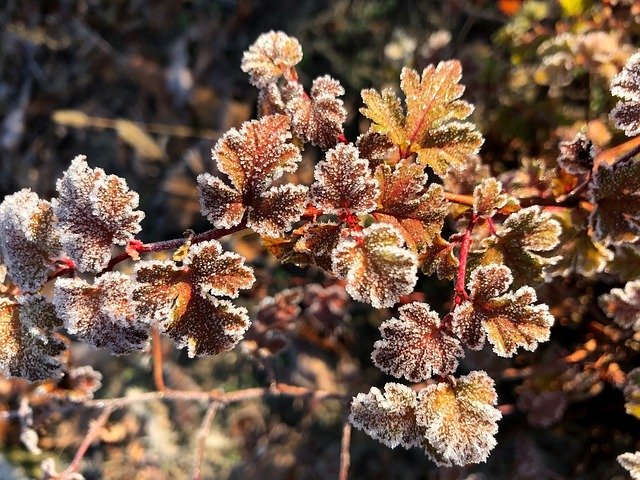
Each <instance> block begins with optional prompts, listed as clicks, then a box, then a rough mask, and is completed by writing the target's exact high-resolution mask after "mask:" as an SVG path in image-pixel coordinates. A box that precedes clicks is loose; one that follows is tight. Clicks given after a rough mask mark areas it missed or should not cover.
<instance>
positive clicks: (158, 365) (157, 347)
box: [151, 325, 167, 392]
mask: <svg viewBox="0 0 640 480" xmlns="http://www.w3.org/2000/svg"><path fill="white" fill-rule="evenodd" d="M151 351H152V354H153V359H152V361H153V382H154V383H155V386H156V390H158V391H159V392H164V391H165V390H166V388H167V387H166V385H165V384H164V377H163V375H162V373H163V369H162V365H163V363H164V362H163V356H162V338H161V337H160V331H159V330H158V326H157V325H154V326H153V327H151Z"/></svg>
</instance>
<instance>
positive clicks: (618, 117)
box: [609, 53, 640, 137]
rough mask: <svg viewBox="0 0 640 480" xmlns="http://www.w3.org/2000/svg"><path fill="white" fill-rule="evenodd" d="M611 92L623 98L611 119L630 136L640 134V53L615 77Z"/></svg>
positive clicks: (631, 58)
mask: <svg viewBox="0 0 640 480" xmlns="http://www.w3.org/2000/svg"><path fill="white" fill-rule="evenodd" d="M611 93H612V94H613V95H615V96H616V97H620V98H622V100H621V101H619V102H618V103H617V105H616V106H615V108H614V109H613V110H612V111H611V114H610V115H609V117H610V118H611V121H612V122H613V123H614V125H615V126H616V127H618V128H620V129H621V130H624V133H625V134H626V135H627V136H629V137H632V136H634V135H638V134H640V53H636V54H635V55H632V56H631V57H630V58H629V60H628V61H627V64H626V65H625V66H624V68H623V69H622V71H621V72H620V73H619V74H618V75H616V76H615V77H614V78H613V80H612V82H611Z"/></svg>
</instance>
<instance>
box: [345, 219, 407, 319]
mask: <svg viewBox="0 0 640 480" xmlns="http://www.w3.org/2000/svg"><path fill="white" fill-rule="evenodd" d="M403 244H404V239H403V238H402V235H401V234H400V232H399V231H398V229H397V228H395V227H393V226H392V225H389V224H385V223H374V224H373V225H371V226H370V227H367V228H365V229H364V230H363V231H362V237H357V238H350V239H343V240H341V241H340V243H339V244H338V246H337V247H336V249H335V250H334V252H333V272H334V273H335V274H336V275H337V276H339V277H340V278H344V279H345V280H346V281H347V286H346V289H347V292H348V293H349V294H350V295H351V296H352V297H353V298H354V299H356V300H359V301H361V302H369V303H371V305H373V306H374V307H375V308H383V307H390V306H392V305H393V304H395V303H396V302H398V300H399V299H400V297H401V296H402V295H407V294H409V293H411V292H412V291H413V287H414V286H415V284H416V281H417V280H418V277H417V258H416V256H415V254H414V253H413V252H411V251H410V250H407V249H405V248H402V245H403Z"/></svg>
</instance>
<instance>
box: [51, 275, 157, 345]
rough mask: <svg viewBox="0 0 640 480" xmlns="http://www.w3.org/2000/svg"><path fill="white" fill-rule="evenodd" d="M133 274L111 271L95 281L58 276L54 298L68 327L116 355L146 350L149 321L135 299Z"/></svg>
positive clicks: (86, 341)
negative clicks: (138, 312) (140, 314)
mask: <svg viewBox="0 0 640 480" xmlns="http://www.w3.org/2000/svg"><path fill="white" fill-rule="evenodd" d="M133 287H134V285H133V283H132V281H131V278H130V277H129V276H127V275H124V274H122V273H120V272H107V273H105V274H103V275H101V276H100V277H97V278H96V280H95V282H94V283H93V284H89V283H87V282H86V281H84V280H82V279H80V278H58V279H57V280H56V283H55V288H54V295H53V302H54V305H55V309H56V313H57V314H58V316H59V317H60V318H61V319H62V321H63V322H64V326H65V328H66V329H67V331H68V332H69V333H70V334H72V335H76V336H77V337H78V339H80V340H81V341H82V342H84V343H87V344H89V345H92V346H94V347H98V348H105V349H107V350H109V351H110V352H111V353H114V354H116V355H123V354H126V353H130V352H134V351H138V350H143V349H144V348H146V346H147V344H148V343H149V342H148V340H149V325H147V324H146V323H143V322H142V321H140V320H139V319H138V318H137V317H136V315H135V311H134V308H133V303H132V302H131V299H130V297H131V293H132V290H133Z"/></svg>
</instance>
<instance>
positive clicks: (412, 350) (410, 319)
mask: <svg viewBox="0 0 640 480" xmlns="http://www.w3.org/2000/svg"><path fill="white" fill-rule="evenodd" d="M399 313H400V319H397V318H392V319H390V320H387V321H385V322H384V323H383V324H382V325H380V333H381V334H382V340H378V341H377V342H376V343H375V344H374V345H373V347H374V351H373V354H372V355H371V358H372V359H373V363H375V365H376V366H377V367H378V368H379V369H380V370H382V371H383V372H385V373H388V374H390V375H393V376H394V377H398V378H402V377H404V378H406V379H407V380H410V381H412V382H420V381H422V380H427V379H429V378H431V376H432V375H442V376H444V375H449V374H451V373H453V372H454V371H455V370H456V368H457V367H458V357H462V356H463V355H464V352H463V350H462V347H461V346H460V342H459V341H458V339H456V338H455V337H452V336H451V335H449V334H448V333H447V332H446V331H444V330H443V329H442V328H441V323H440V318H439V317H438V314H437V313H435V312H432V311H431V310H430V308H429V305H427V304H426V303H418V302H414V303H410V304H408V305H404V306H402V307H400V310H399Z"/></svg>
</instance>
